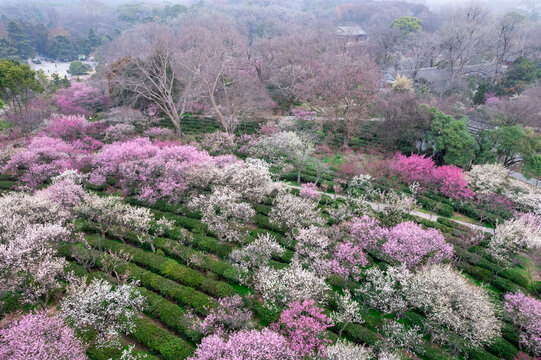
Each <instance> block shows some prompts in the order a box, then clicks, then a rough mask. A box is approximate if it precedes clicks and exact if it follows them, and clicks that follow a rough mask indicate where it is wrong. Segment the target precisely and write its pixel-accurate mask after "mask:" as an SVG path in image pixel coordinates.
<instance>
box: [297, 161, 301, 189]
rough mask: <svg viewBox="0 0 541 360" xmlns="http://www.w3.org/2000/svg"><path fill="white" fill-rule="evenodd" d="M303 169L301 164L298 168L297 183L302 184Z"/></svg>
mask: <svg viewBox="0 0 541 360" xmlns="http://www.w3.org/2000/svg"><path fill="white" fill-rule="evenodd" d="M301 169H302V167H300V166H299V168H298V169H297V184H299V185H300V184H301Z"/></svg>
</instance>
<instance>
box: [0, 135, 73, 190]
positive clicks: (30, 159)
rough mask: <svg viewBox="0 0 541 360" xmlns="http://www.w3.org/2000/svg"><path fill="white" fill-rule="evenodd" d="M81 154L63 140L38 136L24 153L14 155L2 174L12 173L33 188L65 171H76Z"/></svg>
mask: <svg viewBox="0 0 541 360" xmlns="http://www.w3.org/2000/svg"><path fill="white" fill-rule="evenodd" d="M82 163H83V159H81V152H80V151H78V150H77V149H76V148H75V147H74V146H73V145H71V144H69V143H67V142H65V141H64V140H61V139H57V138H51V137H48V136H40V137H35V138H34V139H32V141H31V142H30V144H29V145H28V148H27V150H26V151H20V152H18V153H16V154H14V155H13V156H12V157H11V159H10V160H9V161H8V162H7V164H6V165H5V166H4V167H3V169H2V172H7V173H13V174H14V175H15V176H16V177H17V178H18V179H19V181H21V182H22V183H23V184H24V185H26V186H29V187H31V188H35V187H37V186H39V185H41V184H43V183H45V182H46V181H47V180H48V179H49V178H51V177H53V176H56V175H59V174H61V173H62V172H63V171H64V170H66V169H78V168H79V167H80V165H81V164H82Z"/></svg>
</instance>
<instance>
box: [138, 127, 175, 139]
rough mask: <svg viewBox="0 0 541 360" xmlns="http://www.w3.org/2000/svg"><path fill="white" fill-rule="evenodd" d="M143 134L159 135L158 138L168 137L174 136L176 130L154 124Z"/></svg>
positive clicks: (149, 135)
mask: <svg viewBox="0 0 541 360" xmlns="http://www.w3.org/2000/svg"><path fill="white" fill-rule="evenodd" d="M143 135H145V136H148V137H153V138H154V137H157V138H168V137H172V136H174V132H173V130H171V129H167V128H161V127H157V126H153V127H151V128H149V129H147V130H145V132H144V133H143Z"/></svg>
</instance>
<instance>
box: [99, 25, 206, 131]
mask: <svg viewBox="0 0 541 360" xmlns="http://www.w3.org/2000/svg"><path fill="white" fill-rule="evenodd" d="M180 44H182V42H180V41H179V39H178V37H177V35H176V34H175V33H174V32H173V30H172V29H171V28H170V27H168V26H165V25H156V24H147V25H144V26H140V27H137V28H135V29H133V30H131V31H129V32H127V33H126V34H124V35H123V36H121V37H120V38H119V39H117V40H116V41H115V42H114V43H113V44H112V45H111V46H110V48H111V49H112V51H111V53H110V54H109V56H110V57H113V58H116V57H115V54H122V55H121V56H123V57H121V58H120V60H117V61H116V62H114V63H113V64H112V66H111V76H110V79H111V81H112V84H113V86H117V87H119V88H120V89H123V90H125V91H126V92H127V94H128V96H130V97H131V100H132V101H137V100H139V99H141V98H142V99H145V100H147V101H149V102H152V103H154V104H156V105H157V106H158V107H159V109H160V110H161V111H162V112H163V113H164V114H165V115H167V116H168V118H169V119H170V120H171V122H172V123H173V126H174V127H175V129H176V133H177V135H178V136H179V137H182V128H181V124H180V121H181V119H182V116H183V115H184V114H185V113H186V111H187V107H188V105H189V102H190V101H193V100H195V99H197V97H198V91H197V90H198V88H197V84H196V81H197V79H198V75H199V67H200V63H199V60H200V58H198V57H197V56H195V57H191V56H188V54H187V53H186V52H185V51H184V50H185V49H184V48H182V46H180ZM190 55H192V54H191V53H190ZM117 59H118V58H117Z"/></svg>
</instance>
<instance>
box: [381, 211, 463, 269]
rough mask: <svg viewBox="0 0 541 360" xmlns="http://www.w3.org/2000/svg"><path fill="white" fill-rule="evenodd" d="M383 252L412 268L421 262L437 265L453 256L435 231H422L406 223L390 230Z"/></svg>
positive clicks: (449, 247) (410, 222) (415, 225)
mask: <svg viewBox="0 0 541 360" xmlns="http://www.w3.org/2000/svg"><path fill="white" fill-rule="evenodd" d="M386 239H387V241H386V242H385V243H384V244H383V251H384V252H385V253H386V254H388V255H389V256H390V257H392V258H393V259H395V260H397V261H399V262H401V263H404V264H406V266H407V267H408V268H413V267H415V266H417V265H419V264H421V263H423V262H428V263H438V262H442V261H443V260H446V259H450V258H451V257H452V256H453V247H452V246H451V245H449V244H447V243H446V242H445V238H444V237H443V235H442V234H441V233H440V232H439V231H438V230H436V229H428V230H424V229H423V228H422V227H421V226H420V225H417V224H415V223H414V222H412V221H407V222H403V223H400V224H398V225H396V226H395V227H393V228H391V229H390V230H389V232H388V234H387V236H386Z"/></svg>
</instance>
